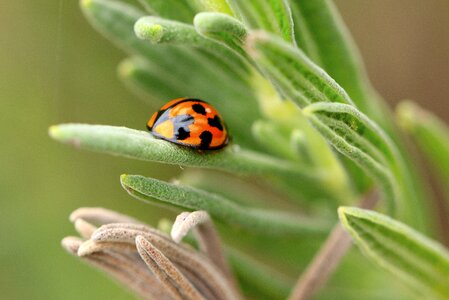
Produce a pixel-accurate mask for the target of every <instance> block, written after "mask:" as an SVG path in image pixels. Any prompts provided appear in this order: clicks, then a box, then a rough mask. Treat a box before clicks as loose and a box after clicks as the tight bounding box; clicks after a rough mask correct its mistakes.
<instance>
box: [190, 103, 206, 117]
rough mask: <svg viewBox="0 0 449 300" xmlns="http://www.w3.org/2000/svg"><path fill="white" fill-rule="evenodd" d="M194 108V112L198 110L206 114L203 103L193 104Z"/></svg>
mask: <svg viewBox="0 0 449 300" xmlns="http://www.w3.org/2000/svg"><path fill="white" fill-rule="evenodd" d="M192 109H193V111H194V112H196V113H198V114H200V115H206V109H205V108H204V106H203V105H201V104H198V103H195V104H193V105H192Z"/></svg>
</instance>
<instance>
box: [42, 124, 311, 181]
mask: <svg viewBox="0 0 449 300" xmlns="http://www.w3.org/2000/svg"><path fill="white" fill-rule="evenodd" d="M49 133H50V136H51V137H53V138H54V139H55V140H58V141H60V142H63V143H66V144H70V145H73V146H75V147H77V148H81V149H86V150H92V151H96V152H105V153H109V154H113V155H120V156H125V157H128V158H134V159H141V160H146V161H156V162H163V163H167V164H177V165H181V166H191V167H202V168H213V169H219V170H225V171H229V172H239V173H243V174H261V175H263V174H265V175H275V174H276V175H278V176H284V177H293V178H298V180H301V179H303V178H304V180H318V179H319V176H318V175H316V174H313V173H311V172H309V170H305V169H302V168H301V167H300V166H295V165H293V164H291V162H289V161H285V160H281V159H275V158H272V157H271V156H268V155H264V154H261V153H258V152H253V151H249V150H243V149H239V147H238V146H235V147H232V146H228V147H226V148H225V149H223V150H217V151H204V152H201V153H199V152H198V151H197V150H194V149H190V148H188V147H182V146H179V145H176V144H173V143H170V142H167V141H164V140H161V139H156V138H154V137H153V135H152V134H150V133H149V132H145V131H138V130H133V129H129V128H125V127H114V126H103V125H86V124H63V125H56V126H52V127H51V128H50V130H49Z"/></svg>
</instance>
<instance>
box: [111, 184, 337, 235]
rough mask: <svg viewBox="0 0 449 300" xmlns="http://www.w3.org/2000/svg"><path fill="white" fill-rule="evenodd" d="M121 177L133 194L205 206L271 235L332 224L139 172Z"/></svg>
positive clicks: (212, 212)
mask: <svg viewBox="0 0 449 300" xmlns="http://www.w3.org/2000/svg"><path fill="white" fill-rule="evenodd" d="M120 181H121V183H122V186H123V188H124V189H125V190H126V191H127V192H128V193H129V194H130V195H131V196H133V197H136V198H138V199H140V200H143V201H150V202H155V200H154V199H157V200H159V201H162V202H163V203H167V204H171V205H175V206H177V207H181V208H183V209H191V210H205V211H207V212H208V213H209V214H210V215H211V216H212V217H214V218H216V219H217V220H220V221H221V222H224V223H227V224H229V225H235V226H239V227H242V228H245V229H247V230H249V231H252V232H258V233H263V234H268V235H302V234H324V233H326V232H327V231H328V230H329V228H330V226H331V224H330V222H328V221H327V220H319V219H317V218H309V217H306V216H301V215H294V214H288V213H284V212H279V211H278V212H277V211H273V210H270V211H267V210H259V209H254V208H250V207H244V206H239V205H237V204H235V203H234V202H232V201H230V200H229V199H226V198H224V197H222V196H219V195H216V194H212V193H209V192H206V191H203V190H199V189H196V188H193V187H189V186H182V185H180V184H170V183H167V182H163V181H160V180H157V179H153V178H146V177H143V176H139V175H122V176H121V177H120ZM156 202H158V201H156Z"/></svg>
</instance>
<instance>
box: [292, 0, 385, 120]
mask: <svg viewBox="0 0 449 300" xmlns="http://www.w3.org/2000/svg"><path fill="white" fill-rule="evenodd" d="M290 3H291V7H292V12H293V13H292V15H293V19H294V21H295V22H294V24H295V37H296V41H297V43H298V46H299V47H300V48H301V49H302V50H303V51H304V52H305V53H306V54H307V55H308V56H309V57H310V58H311V59H312V60H313V61H314V62H315V63H316V64H318V65H319V66H321V67H322V68H323V69H325V70H326V72H328V73H329V75H330V76H331V77H332V78H333V79H335V81H336V82H338V83H339V84H340V85H341V86H342V87H343V88H344V89H345V90H346V92H347V93H348V94H349V96H350V97H351V99H352V100H353V101H354V103H355V104H356V105H357V107H358V108H359V109H360V110H361V111H362V112H364V113H365V114H367V115H368V116H371V117H373V118H374V120H376V121H380V120H382V121H383V123H385V114H383V113H382V112H384V109H383V107H381V106H380V103H379V102H378V101H379V100H380V99H379V97H377V95H376V94H375V92H374V90H373V88H372V86H371V83H370V82H369V80H368V77H367V74H366V71H365V68H364V66H363V62H362V59H361V57H360V54H359V52H358V51H357V49H356V46H355V44H354V43H353V41H352V38H351V36H350V34H349V31H348V29H347V28H346V26H345V24H344V22H343V20H342V19H341V17H340V15H339V13H338V11H337V9H336V7H335V5H334V4H333V3H332V1H329V0H314V1H309V0H290ZM388 122H389V121H388Z"/></svg>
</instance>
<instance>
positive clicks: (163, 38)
mask: <svg viewBox="0 0 449 300" xmlns="http://www.w3.org/2000/svg"><path fill="white" fill-rule="evenodd" d="M134 32H135V33H136V35H137V37H138V38H140V39H143V40H148V41H151V42H152V43H154V44H174V45H181V46H190V47H194V48H198V49H201V50H204V51H206V52H208V53H209V54H210V55H211V56H212V57H215V58H216V59H217V63H221V62H223V64H222V66H223V67H222V68H220V69H221V70H223V71H225V72H227V73H229V74H235V76H234V77H235V80H237V81H245V80H247V77H248V76H249V72H248V68H247V67H246V65H245V63H244V61H243V60H242V59H241V58H240V57H239V56H236V55H235V54H234V52H233V51H231V50H230V49H229V48H228V47H224V46H223V45H222V44H220V43H217V42H215V41H213V40H211V39H208V38H205V37H203V36H201V35H200V34H198V33H197V32H196V30H195V28H194V27H193V26H192V25H188V24H184V23H181V22H177V21H171V20H166V19H162V18H159V17H143V18H140V19H139V20H138V21H137V22H136V24H135V25H134Z"/></svg>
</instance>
